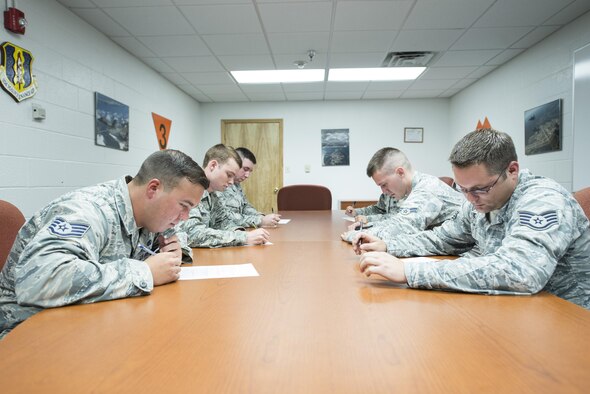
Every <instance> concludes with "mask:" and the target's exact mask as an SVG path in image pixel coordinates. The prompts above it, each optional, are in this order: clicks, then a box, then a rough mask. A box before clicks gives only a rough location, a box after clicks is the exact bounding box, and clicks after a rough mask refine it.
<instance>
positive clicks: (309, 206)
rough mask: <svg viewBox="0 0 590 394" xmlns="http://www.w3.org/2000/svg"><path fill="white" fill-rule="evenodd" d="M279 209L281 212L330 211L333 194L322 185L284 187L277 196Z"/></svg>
mask: <svg viewBox="0 0 590 394" xmlns="http://www.w3.org/2000/svg"><path fill="white" fill-rule="evenodd" d="M277 207H278V208H279V211H319V210H322V211H326V210H328V211H329V210H331V209H332V193H331V192H330V189H328V188H327V187H325V186H320V185H289V186H283V187H282V188H281V189H280V190H279V194H278V195H277Z"/></svg>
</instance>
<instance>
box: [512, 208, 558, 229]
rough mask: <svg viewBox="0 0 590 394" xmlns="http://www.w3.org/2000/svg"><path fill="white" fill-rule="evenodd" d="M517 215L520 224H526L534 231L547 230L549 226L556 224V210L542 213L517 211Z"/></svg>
mask: <svg viewBox="0 0 590 394" xmlns="http://www.w3.org/2000/svg"><path fill="white" fill-rule="evenodd" d="M518 216H519V222H520V225H521V226H527V227H529V228H532V229H533V230H536V231H542V230H547V229H548V228H549V227H551V226H553V225H556V224H558V222H557V212H556V211H547V212H543V213H533V212H528V211H518Z"/></svg>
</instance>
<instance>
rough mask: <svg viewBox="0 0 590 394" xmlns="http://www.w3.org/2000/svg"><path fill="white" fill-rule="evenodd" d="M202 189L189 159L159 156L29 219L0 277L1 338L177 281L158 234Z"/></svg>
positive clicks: (173, 243)
mask: <svg viewBox="0 0 590 394" xmlns="http://www.w3.org/2000/svg"><path fill="white" fill-rule="evenodd" d="M208 186H209V182H208V181H207V178H206V177H205V174H204V173H203V170H202V169H201V167H199V165H198V164H197V163H195V162H194V161H193V160H192V159H191V158H190V157H188V156H187V155H185V154H184V153H182V152H179V151H174V150H164V151H159V152H156V153H154V154H152V155H151V156H149V157H148V158H147V159H146V160H145V161H144V163H143V164H142V166H141V168H140V170H139V172H138V174H137V175H136V177H135V178H131V177H124V178H121V179H118V180H114V181H110V182H106V183H102V184H99V185H97V186H91V187H87V188H84V189H80V190H76V191H73V192H70V193H68V194H65V195H64V196H62V197H60V198H58V199H56V200H54V201H53V202H51V203H50V204H49V205H48V206H47V207H45V208H43V209H42V210H41V211H39V212H37V213H35V214H34V215H33V217H32V218H31V219H30V220H28V221H27V222H26V223H25V225H24V226H23V227H22V229H21V230H20V231H19V233H18V235H17V237H16V240H15V242H14V245H13V247H12V250H11V251H10V254H9V256H8V260H7V262H6V265H5V266H4V269H3V270H2V272H1V273H0V337H3V336H4V335H6V334H7V333H8V332H9V331H10V330H11V329H13V328H14V327H15V326H16V325H18V324H19V323H20V322H22V321H23V320H25V319H27V318H28V317H30V316H31V315H33V314H35V313H37V312H39V311H41V310H43V309H44V308H53V307H59V306H64V305H69V304H84V303H92V302H97V301H105V300H113V299H117V298H124V297H133V296H140V295H146V294H149V293H150V292H151V291H152V290H153V288H154V286H157V285H162V284H165V283H169V282H172V281H175V280H177V279H178V276H179V273H180V262H181V260H180V258H181V251H180V245H179V242H178V239H177V237H176V236H174V235H173V236H170V237H169V238H167V239H165V238H164V237H161V236H160V233H162V232H164V231H165V230H167V229H169V228H171V227H174V226H175V225H176V223H178V222H179V221H180V220H184V219H186V218H187V217H188V212H189V210H190V208H192V207H193V206H195V205H197V204H198V202H199V199H200V198H201V195H202V193H203V191H204V189H205V188H206V187H208ZM144 247H145V249H144ZM148 248H149V249H148ZM156 249H159V252H158V253H154V252H153V251H152V250H156ZM148 250H149V251H148ZM152 254H153V255H152Z"/></svg>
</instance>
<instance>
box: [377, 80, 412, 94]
mask: <svg viewBox="0 0 590 394" xmlns="http://www.w3.org/2000/svg"><path fill="white" fill-rule="evenodd" d="M413 82H414V81H371V83H370V84H369V87H368V88H367V91H373V92H374V91H382V90H392V91H393V90H401V91H404V90H406V89H407V88H409V87H410V85H411V84H412V83H413Z"/></svg>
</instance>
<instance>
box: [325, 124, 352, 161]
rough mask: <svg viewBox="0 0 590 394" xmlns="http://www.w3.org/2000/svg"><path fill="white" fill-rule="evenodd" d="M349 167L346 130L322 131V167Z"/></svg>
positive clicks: (348, 146) (348, 147)
mask: <svg viewBox="0 0 590 394" xmlns="http://www.w3.org/2000/svg"><path fill="white" fill-rule="evenodd" d="M348 165H350V145H349V138H348V129H322V167H329V166H348Z"/></svg>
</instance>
